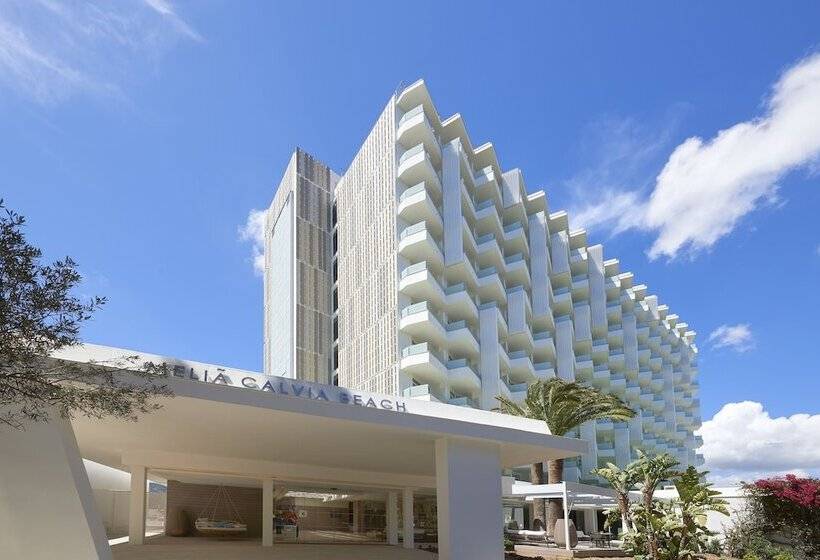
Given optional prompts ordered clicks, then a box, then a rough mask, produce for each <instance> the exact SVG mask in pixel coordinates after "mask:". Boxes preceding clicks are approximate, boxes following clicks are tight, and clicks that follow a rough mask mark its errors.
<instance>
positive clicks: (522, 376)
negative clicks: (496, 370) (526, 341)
mask: <svg viewBox="0 0 820 560" xmlns="http://www.w3.org/2000/svg"><path fill="white" fill-rule="evenodd" d="M508 357H509V359H510V377H512V378H514V379H515V380H516V381H523V382H527V381H534V380H535V379H536V376H535V369H534V368H533V365H532V359H530V357H529V355H528V354H527V353H526V352H525V351H523V350H518V351H516V352H510V353H509V356H508Z"/></svg>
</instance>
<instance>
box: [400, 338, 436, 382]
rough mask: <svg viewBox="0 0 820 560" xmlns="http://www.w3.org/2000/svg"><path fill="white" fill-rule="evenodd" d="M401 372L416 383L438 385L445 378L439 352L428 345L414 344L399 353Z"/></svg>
mask: <svg viewBox="0 0 820 560" xmlns="http://www.w3.org/2000/svg"><path fill="white" fill-rule="evenodd" d="M399 367H400V368H401V371H402V372H403V373H405V374H407V375H409V376H410V377H412V378H413V379H415V380H416V381H421V382H424V383H431V384H434V385H440V384H442V383H444V380H445V378H446V373H445V372H446V371H447V370H446V368H445V367H444V358H443V357H442V354H441V352H440V351H439V350H438V349H436V347H435V346H433V345H432V344H428V343H426V342H425V343H422V344H414V345H412V346H408V347H407V348H404V349H403V350H402V352H401V363H400V366H399Z"/></svg>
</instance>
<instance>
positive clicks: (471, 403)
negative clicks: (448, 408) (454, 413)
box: [447, 396, 479, 408]
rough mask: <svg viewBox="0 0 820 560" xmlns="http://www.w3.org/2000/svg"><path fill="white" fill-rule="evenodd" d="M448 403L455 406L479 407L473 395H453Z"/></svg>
mask: <svg viewBox="0 0 820 560" xmlns="http://www.w3.org/2000/svg"><path fill="white" fill-rule="evenodd" d="M447 404H452V405H454V406H464V407H467V408H479V406H478V403H477V402H476V401H475V400H474V399H472V398H471V397H466V396H462V397H453V398H451V399H450V400H448V401H447Z"/></svg>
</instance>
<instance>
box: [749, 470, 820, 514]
mask: <svg viewBox="0 0 820 560" xmlns="http://www.w3.org/2000/svg"><path fill="white" fill-rule="evenodd" d="M754 485H755V488H757V489H758V490H761V491H763V492H766V493H768V494H770V495H772V496H774V497H776V498H779V499H781V500H785V501H788V502H791V503H793V504H794V505H796V506H798V507H804V508H810V509H811V508H820V480H816V479H813V478H798V477H796V476H795V475H793V474H787V475H786V477H785V478H766V479H763V480H758V481H757V482H755V483H754Z"/></svg>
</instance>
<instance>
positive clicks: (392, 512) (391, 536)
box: [384, 492, 399, 545]
mask: <svg viewBox="0 0 820 560" xmlns="http://www.w3.org/2000/svg"><path fill="white" fill-rule="evenodd" d="M398 507H399V494H398V492H388V493H387V500H386V502H385V507H384V511H385V522H386V526H387V544H393V545H396V544H399V515H398V513H399V511H398Z"/></svg>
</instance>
